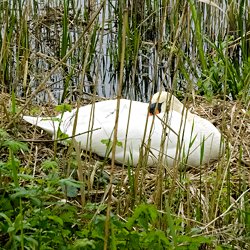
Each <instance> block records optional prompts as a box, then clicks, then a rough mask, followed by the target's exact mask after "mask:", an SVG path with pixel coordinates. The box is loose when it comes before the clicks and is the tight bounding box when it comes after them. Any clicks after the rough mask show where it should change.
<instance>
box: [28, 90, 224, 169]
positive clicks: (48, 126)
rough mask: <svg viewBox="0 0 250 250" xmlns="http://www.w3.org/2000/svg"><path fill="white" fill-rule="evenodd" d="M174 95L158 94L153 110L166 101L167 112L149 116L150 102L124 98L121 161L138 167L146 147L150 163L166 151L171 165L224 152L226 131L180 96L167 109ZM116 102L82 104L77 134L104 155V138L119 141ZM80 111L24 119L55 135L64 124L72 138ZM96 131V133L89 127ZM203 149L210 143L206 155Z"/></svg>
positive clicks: (118, 153)
mask: <svg viewBox="0 0 250 250" xmlns="http://www.w3.org/2000/svg"><path fill="white" fill-rule="evenodd" d="M169 97H170V94H169V93H167V92H161V93H157V94H155V95H154V96H153V98H152V102H151V107H150V108H151V111H152V110H153V109H154V111H155V107H156V106H158V107H160V106H161V111H162V112H160V113H159V114H158V115H157V116H148V110H149V105H148V103H142V102H137V101H130V100H126V99H121V100H120V111H119V120H118V135H117V138H118V142H119V143H118V144H117V146H116V154H115V160H116V161H117V162H119V163H125V164H130V165H134V166H135V165H136V164H137V163H138V162H139V158H140V152H141V150H140V149H141V148H143V149H144V151H145V149H146V148H147V149H148V150H146V151H147V152H148V158H147V161H146V162H145V164H146V165H153V164H155V163H157V162H158V158H159V154H160V153H163V154H162V155H163V160H164V163H165V164H166V165H168V166H171V167H172V166H174V165H176V164H177V163H178V162H179V161H185V163H187V164H188V165H191V166H198V165H199V164H201V163H202V164H203V163H207V162H209V160H211V159H217V158H218V157H219V151H220V150H219V145H218V144H220V143H219V142H220V140H221V134H220V132H219V131H218V130H217V129H216V128H215V127H214V126H213V125H212V124H211V123H210V122H209V121H207V120H205V119H202V118H200V117H198V116H195V115H193V114H191V113H190V112H189V111H187V110H186V109H185V108H184V106H183V105H182V104H181V102H179V100H178V99H177V98H175V97H174V96H172V98H171V102H170V103H171V104H170V110H168V112H167V113H165V112H164V110H167V109H166V107H167V103H168V102H169V101H168V100H169ZM116 105H117V100H107V101H101V102H97V103H94V104H92V105H91V104H90V105H86V106H83V107H80V108H79V111H78V118H77V121H76V122H77V126H76V131H75V134H76V135H77V136H76V137H75V139H76V141H77V142H79V143H80V145H81V148H82V149H87V150H91V151H92V152H95V153H96V154H98V155H100V156H103V157H111V154H109V152H110V151H109V150H108V149H107V143H106V144H105V143H104V142H107V141H108V140H109V139H110V140H111V141H112V140H113V129H114V124H115V116H116ZM130 105H131V111H130ZM183 110H184V111H186V112H188V115H187V117H188V119H187V120H186V122H185V119H184V118H183V117H184V116H183V115H182V111H183ZM76 111H77V110H76V109H74V110H72V111H71V112H65V113H63V115H61V114H60V115H58V116H56V117H55V118H51V117H46V118H41V117H32V116H24V117H23V119H24V120H25V121H27V122H29V123H31V124H33V125H36V126H38V127H40V128H42V129H44V130H45V131H47V132H48V133H49V134H51V135H53V136H54V137H55V135H57V131H58V127H59V126H60V131H61V132H63V133H65V134H67V135H68V136H69V137H71V136H73V134H72V133H73V127H74V122H75V117H76ZM200 123H201V124H200ZM127 128H128V130H127ZM90 130H92V132H87V131H90ZM84 132H87V133H84ZM90 134H91V136H90ZM143 138H145V140H144V141H143ZM201 145H202V146H201ZM201 148H202V149H203V148H204V152H203V153H202V157H201ZM143 159H145V157H144V158H143Z"/></svg>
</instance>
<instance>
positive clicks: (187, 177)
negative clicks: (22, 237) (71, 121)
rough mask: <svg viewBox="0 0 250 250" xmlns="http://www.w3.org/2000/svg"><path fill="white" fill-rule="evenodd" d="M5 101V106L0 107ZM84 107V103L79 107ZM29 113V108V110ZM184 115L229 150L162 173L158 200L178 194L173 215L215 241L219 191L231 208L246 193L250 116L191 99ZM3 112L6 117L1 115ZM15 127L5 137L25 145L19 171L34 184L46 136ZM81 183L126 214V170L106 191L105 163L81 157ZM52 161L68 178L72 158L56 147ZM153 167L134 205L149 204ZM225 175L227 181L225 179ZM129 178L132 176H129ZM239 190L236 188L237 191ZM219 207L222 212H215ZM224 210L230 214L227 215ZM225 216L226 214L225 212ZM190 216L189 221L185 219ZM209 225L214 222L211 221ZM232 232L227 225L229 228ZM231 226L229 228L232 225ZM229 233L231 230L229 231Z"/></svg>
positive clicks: (235, 106)
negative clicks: (203, 123)
mask: <svg viewBox="0 0 250 250" xmlns="http://www.w3.org/2000/svg"><path fill="white" fill-rule="evenodd" d="M1 100H3V102H2V105H1V113H0V116H1V127H2V128H3V129H4V128H5V126H7V124H8V123H9V120H10V119H11V118H10V117H11V115H10V113H9V112H7V110H8V108H9V103H8V102H9V100H10V98H9V97H8V95H6V94H4V95H2V96H1ZM4 100H5V101H4ZM17 102H18V105H23V101H22V100H17ZM86 102H87V101H86V100H85V101H84V103H86ZM29 108H30V107H29ZM190 109H191V111H192V112H193V113H196V114H198V115H200V116H202V117H204V118H206V119H208V120H210V121H212V122H213V124H214V125H215V126H217V127H218V128H219V129H220V130H221V131H222V133H223V134H224V136H225V138H226V141H228V142H229V143H230V144H231V147H230V149H228V150H227V153H226V154H225V156H224V157H222V158H221V159H220V160H219V161H217V162H214V163H212V164H210V165H205V166H202V167H201V168H198V169H195V168H192V169H189V170H188V171H187V172H185V173H179V176H183V178H178V179H174V177H173V176H174V173H173V169H167V168H165V177H164V183H163V192H162V197H163V200H164V197H167V196H168V195H169V194H170V191H171V192H172V191H173V189H172V187H173V185H174V186H175V188H174V190H177V189H178V190H182V191H183V193H182V194H181V195H180V196H179V197H176V198H175V197H174V200H173V204H174V202H176V204H177V205H176V207H175V209H176V211H177V213H176V214H177V215H178V216H179V217H181V218H182V219H184V220H185V221H186V223H187V224H189V225H196V226H197V225H199V226H200V227H203V228H204V234H213V235H216V237H217V236H218V235H219V236H220V237H222V238H223V237H228V235H230V233H231V232H229V231H231V230H229V229H230V225H228V224H227V226H225V227H223V224H224V223H223V220H224V218H225V216H226V215H227V213H226V214H223V212H225V208H227V206H226V205H225V201H223V199H225V196H226V194H225V193H223V192H224V191H223V190H224V189H227V188H228V181H229V182H230V202H231V205H232V207H233V206H239V204H237V201H238V200H237V199H238V198H239V196H240V195H241V194H242V192H244V190H246V189H248V188H249V187H250V115H249V112H248V110H247V108H246V107H245V106H244V105H243V104H242V103H240V102H239V101H225V102H224V101H222V100H216V99H214V100H213V101H212V102H208V101H206V100H205V99H204V98H202V97H196V99H195V102H193V103H192V104H190ZM6 112H7V113H6ZM39 112H40V113H42V114H43V115H54V114H55V112H54V109H53V106H52V105H48V106H43V107H39ZM14 124H15V125H14V126H13V127H12V128H10V129H7V131H8V132H9V133H10V135H12V136H13V137H14V139H16V140H21V141H27V142H28V144H29V148H30V151H29V153H25V154H24V153H20V155H19V159H20V160H21V162H22V166H23V168H22V171H23V172H25V173H26V174H27V173H28V174H31V173H32V174H33V176H35V177H36V178H42V177H43V176H45V175H46V173H45V172H44V171H43V168H42V167H41V164H42V162H44V161H45V160H46V159H53V157H54V155H55V153H54V151H53V141H52V140H51V138H50V136H48V135H47V134H46V133H45V132H43V131H42V130H40V129H38V128H34V127H33V126H31V125H29V124H27V123H26V122H24V121H23V120H22V119H21V117H20V119H18V120H17V121H16V122H15V123H14ZM7 155H8V152H4V151H3V150H1V158H7V157H8V156H7ZM81 156H82V162H83V166H84V172H85V174H86V176H85V178H86V179H87V180H88V188H87V189H88V190H87V192H86V199H87V200H88V201H92V202H103V203H105V202H106V200H107V197H108V190H109V188H112V204H113V209H114V210H117V212H118V214H120V215H121V216H125V215H126V214H128V213H130V205H131V203H132V199H133V198H134V197H133V190H132V189H131V185H130V184H131V183H130V181H129V176H128V169H127V168H126V167H124V168H123V167H122V166H120V165H117V166H116V168H115V170H114V176H113V183H112V184H113V185H112V186H110V185H109V180H110V175H111V173H112V171H111V165H110V162H107V163H105V164H103V162H102V160H103V159H101V158H100V157H98V156H97V155H93V154H92V155H91V157H90V156H89V155H88V154H86V153H82V155H81ZM56 157H57V158H58V159H59V166H60V172H61V174H62V175H63V176H65V175H66V176H67V175H68V174H70V173H71V174H72V171H70V172H69V171H68V168H69V166H68V163H69V159H70V158H72V151H71V152H69V151H68V148H67V147H66V146H63V145H59V146H58V147H57V152H56ZM156 173H157V171H156V167H151V168H147V169H142V170H141V172H140V175H139V183H140V184H139V190H137V195H139V196H140V198H139V197H138V200H137V202H140V201H141V200H143V201H146V202H148V203H155V200H154V199H155V192H156V183H157V178H158V176H157V175H156ZM228 173H230V177H229V179H228ZM132 175H133V171H132ZM73 177H74V178H75V179H77V178H78V177H77V174H76V173H75V174H74V175H73ZM243 184H244V185H245V188H244V189H243V188H242V185H243ZM70 202H74V203H75V204H77V206H79V207H80V197H76V198H74V199H73V200H72V199H70ZM197 203H199V204H200V205H201V208H202V212H203V218H202V219H201V221H202V223H200V222H197V221H194V220H193V219H192V218H193V216H191V214H192V213H193V211H195V210H196V209H197ZM219 204H220V205H219ZM221 204H224V205H225V206H224V207H220V206H221ZM232 207H231V208H232ZM229 210H230V209H229ZM228 213H230V211H228ZM189 215H190V216H189ZM213 220H214V221H213ZM231 226H232V225H231ZM234 226H235V224H234ZM232 230H233V229H232Z"/></svg>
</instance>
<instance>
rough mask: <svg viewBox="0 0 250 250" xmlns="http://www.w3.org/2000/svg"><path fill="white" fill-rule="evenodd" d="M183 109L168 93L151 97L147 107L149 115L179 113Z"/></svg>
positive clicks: (160, 93) (159, 93) (158, 93)
mask: <svg viewBox="0 0 250 250" xmlns="http://www.w3.org/2000/svg"><path fill="white" fill-rule="evenodd" d="M183 108H184V106H183V104H182V103H181V102H180V101H179V100H178V99H177V98H176V97H175V96H174V95H172V94H170V93H169V92H166V91H162V92H157V93H156V94H154V95H153V97H152V100H151V105H150V106H149V114H150V115H157V114H159V113H162V112H166V111H169V110H174V111H177V112H179V113H181V112H182V111H183Z"/></svg>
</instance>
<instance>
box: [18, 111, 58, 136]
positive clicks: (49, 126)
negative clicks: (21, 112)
mask: <svg viewBox="0 0 250 250" xmlns="http://www.w3.org/2000/svg"><path fill="white" fill-rule="evenodd" d="M23 119H24V120H25V121H26V122H28V123H30V124H32V125H35V126H37V127H39V128H41V129H43V130H45V131H46V132H47V133H48V134H51V135H54V134H55V132H56V131H57V129H58V126H59V122H58V121H53V120H52V119H51V118H50V117H34V116H23Z"/></svg>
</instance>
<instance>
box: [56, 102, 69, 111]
mask: <svg viewBox="0 0 250 250" xmlns="http://www.w3.org/2000/svg"><path fill="white" fill-rule="evenodd" d="M55 110H56V111H58V112H61V113H64V112H66V111H69V112H71V110H72V107H71V105H69V104H66V103H63V104H60V105H58V106H56V107H55Z"/></svg>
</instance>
